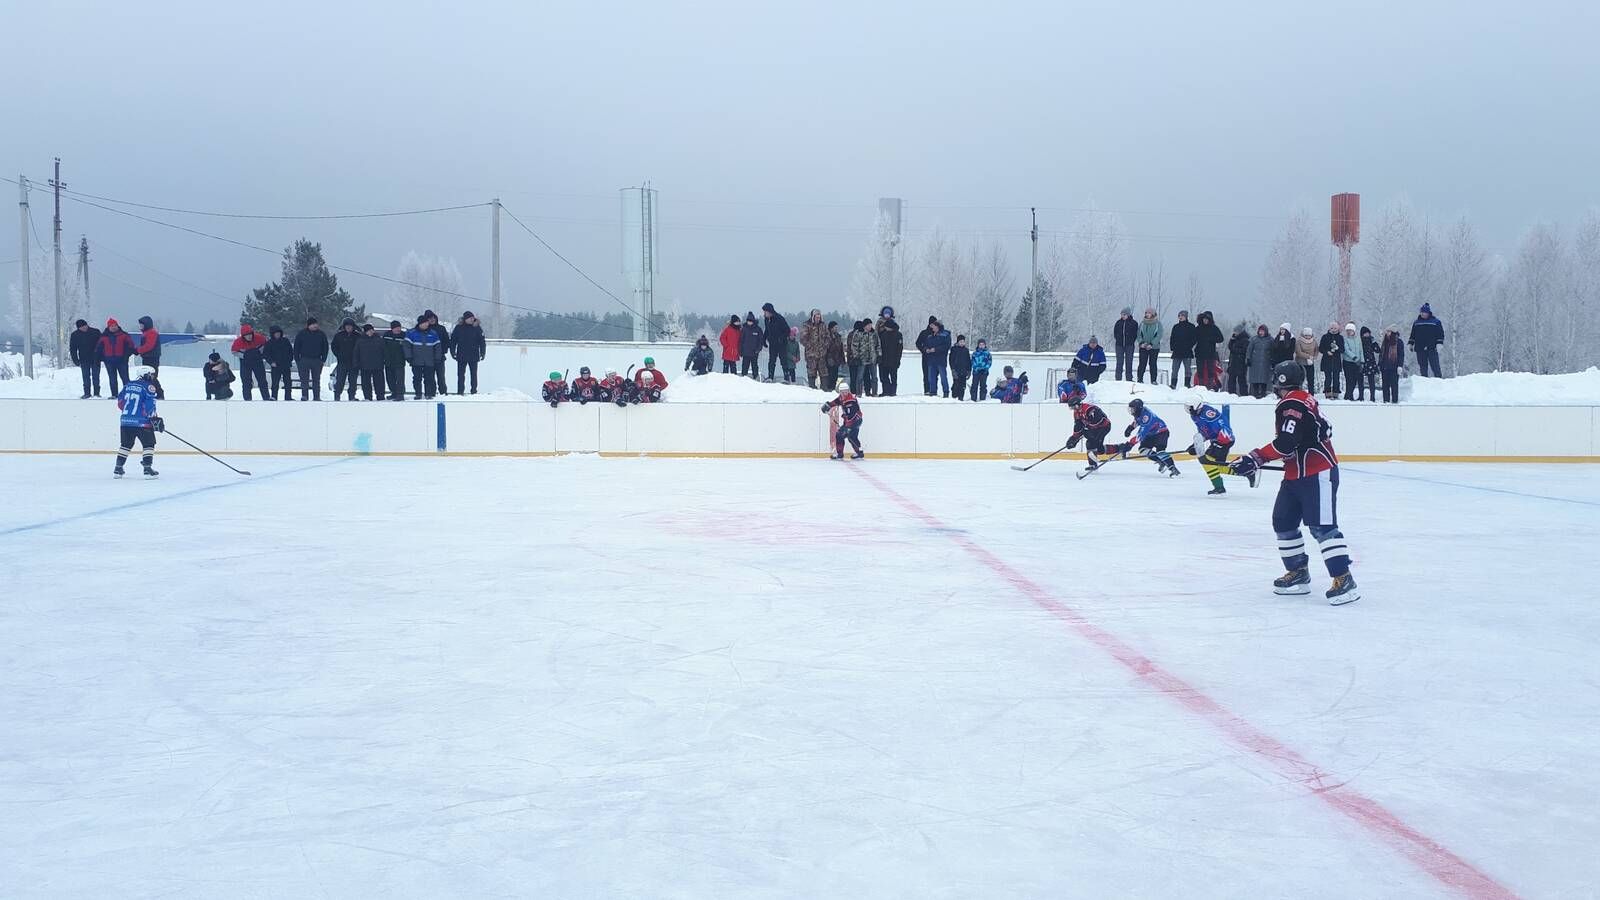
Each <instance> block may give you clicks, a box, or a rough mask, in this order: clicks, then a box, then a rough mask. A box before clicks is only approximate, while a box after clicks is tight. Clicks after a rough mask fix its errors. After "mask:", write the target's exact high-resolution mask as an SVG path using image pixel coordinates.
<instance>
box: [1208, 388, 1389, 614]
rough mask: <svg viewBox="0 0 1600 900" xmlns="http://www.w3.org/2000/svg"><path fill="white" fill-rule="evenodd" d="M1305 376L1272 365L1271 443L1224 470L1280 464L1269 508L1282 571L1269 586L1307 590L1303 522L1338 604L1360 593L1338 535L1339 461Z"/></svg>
mask: <svg viewBox="0 0 1600 900" xmlns="http://www.w3.org/2000/svg"><path fill="white" fill-rule="evenodd" d="M1305 378H1306V370H1305V367H1304V366H1301V365H1299V364H1298V363H1295V362H1292V361H1291V362H1282V363H1278V364H1277V365H1276V366H1274V367H1273V369H1272V391H1273V393H1275V394H1277V396H1278V409H1277V413H1276V416H1275V421H1276V428H1275V433H1274V435H1273V438H1272V442H1271V443H1269V444H1267V445H1266V446H1264V447H1261V448H1259V449H1256V450H1252V451H1250V453H1249V454H1247V455H1246V456H1243V457H1241V458H1239V459H1237V460H1235V461H1234V463H1233V465H1232V466H1231V467H1230V468H1231V469H1232V471H1233V473H1234V474H1236V475H1249V474H1250V473H1252V472H1254V471H1256V470H1257V469H1259V468H1260V467H1261V464H1262V463H1264V462H1268V461H1270V460H1274V459H1281V460H1283V483H1282V484H1280V485H1279V486H1278V499H1277V502H1275V503H1274V504H1273V505H1272V530H1273V531H1275V532H1277V535H1278V554H1279V555H1280V556H1282V557H1283V566H1284V568H1285V569H1287V570H1288V571H1286V572H1284V574H1283V576H1282V577H1280V578H1278V579H1276V580H1274V581H1273V582H1272V589H1273V591H1274V592H1275V593H1278V594H1307V593H1310V591H1311V587H1310V586H1311V573H1310V572H1309V571H1308V569H1307V566H1308V563H1309V561H1310V557H1309V556H1308V555H1307V553H1306V541H1305V536H1304V535H1303V534H1302V533H1301V531H1300V523H1301V522H1304V523H1305V524H1306V525H1308V526H1310V528H1311V536H1312V537H1313V538H1315V539H1316V541H1317V544H1318V546H1319V547H1320V548H1321V550H1322V561H1323V563H1324V564H1326V566H1327V568H1328V575H1329V576H1330V577H1332V579H1333V584H1332V586H1331V587H1329V588H1328V592H1327V595H1326V596H1327V598H1328V602H1329V603H1331V604H1333V605H1334V606H1341V605H1343V604H1346V603H1350V602H1353V601H1355V600H1359V599H1361V595H1360V593H1358V592H1357V590H1356V580H1355V577H1354V576H1353V575H1351V574H1350V546H1349V544H1347V543H1346V542H1345V539H1344V534H1343V533H1341V532H1340V531H1339V457H1338V456H1336V455H1335V454H1334V452H1333V426H1331V425H1329V424H1328V420H1327V419H1324V418H1323V417H1322V413H1321V411H1319V410H1318V409H1317V401H1316V400H1315V399H1313V398H1312V396H1311V395H1310V394H1309V393H1307V392H1306V390H1305Z"/></svg>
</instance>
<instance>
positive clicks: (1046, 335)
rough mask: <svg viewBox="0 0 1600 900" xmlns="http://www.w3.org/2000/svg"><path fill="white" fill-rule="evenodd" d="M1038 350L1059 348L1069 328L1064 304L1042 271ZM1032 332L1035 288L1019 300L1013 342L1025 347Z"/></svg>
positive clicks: (1064, 341)
mask: <svg viewBox="0 0 1600 900" xmlns="http://www.w3.org/2000/svg"><path fill="white" fill-rule="evenodd" d="M1039 299H1040V303H1039V351H1040V352H1045V351H1049V350H1056V349H1059V348H1060V347H1061V345H1062V344H1064V343H1066V340H1067V330H1066V328H1065V327H1064V325H1063V323H1062V321H1061V304H1059V303H1057V302H1056V298H1055V290H1054V289H1053V288H1051V286H1050V282H1049V280H1048V279H1046V278H1045V277H1044V276H1043V275H1040V276H1039ZM1031 334H1033V288H1031V287H1030V288H1029V289H1028V290H1026V291H1024V292H1023V294H1022V302H1021V303H1019V304H1017V316H1016V318H1015V319H1013V320H1012V321H1011V346H1012V347H1013V348H1014V349H1017V350H1026V349H1028V345H1029V340H1028V338H1029V336H1030V335H1031Z"/></svg>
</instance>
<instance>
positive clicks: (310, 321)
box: [306, 316, 317, 325]
mask: <svg viewBox="0 0 1600 900" xmlns="http://www.w3.org/2000/svg"><path fill="white" fill-rule="evenodd" d="M306 324H307V325H315V324H317V317H316V316H312V317H311V318H309V319H307V320H306Z"/></svg>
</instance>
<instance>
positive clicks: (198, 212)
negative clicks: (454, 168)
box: [61, 188, 490, 221]
mask: <svg viewBox="0 0 1600 900" xmlns="http://www.w3.org/2000/svg"><path fill="white" fill-rule="evenodd" d="M61 192H62V193H63V194H75V195H77V196H79V197H87V198H89V199H91V200H100V201H102V202H105V203H115V204H117V205H118V206H132V207H134V208H136V209H151V210H157V211H159V212H169V213H180V214H183V215H189V216H210V217H212V218H218V219H266V220H271V221H322V220H328V219H391V218H395V217H397V216H421V215H427V214H429V213H440V212H454V211H456V210H461V209H482V208H484V207H486V206H489V205H490V204H489V203H488V202H483V203H463V204H460V205H458V206H434V207H430V208H427V209H402V210H396V211H394V212H376V213H344V214H337V215H307V216H279V215H267V214H261V213H230V212H214V211H211V210H202V209H181V208H179V207H174V206H156V205H154V204H150V203H135V202H134V201H132V200H118V199H116V198H114V197H101V196H99V195H96V194H88V193H85V192H83V191H72V190H67V189H66V188H63V189H62V191H61Z"/></svg>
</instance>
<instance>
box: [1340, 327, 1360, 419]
mask: <svg viewBox="0 0 1600 900" xmlns="http://www.w3.org/2000/svg"><path fill="white" fill-rule="evenodd" d="M1341 347H1342V352H1341V354H1340V356H1341V358H1340V362H1341V363H1342V366H1343V369H1344V371H1343V373H1342V374H1343V375H1344V399H1346V400H1359V399H1361V395H1360V391H1361V338H1359V337H1357V336H1356V323H1354V322H1351V323H1349V324H1347V325H1345V326H1344V340H1343V342H1342V343H1341Z"/></svg>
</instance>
